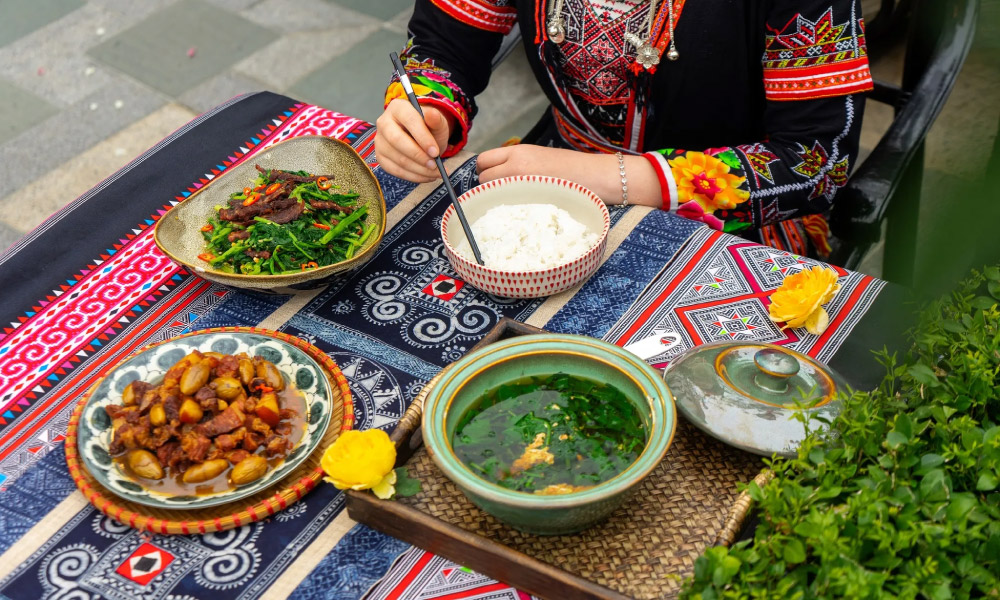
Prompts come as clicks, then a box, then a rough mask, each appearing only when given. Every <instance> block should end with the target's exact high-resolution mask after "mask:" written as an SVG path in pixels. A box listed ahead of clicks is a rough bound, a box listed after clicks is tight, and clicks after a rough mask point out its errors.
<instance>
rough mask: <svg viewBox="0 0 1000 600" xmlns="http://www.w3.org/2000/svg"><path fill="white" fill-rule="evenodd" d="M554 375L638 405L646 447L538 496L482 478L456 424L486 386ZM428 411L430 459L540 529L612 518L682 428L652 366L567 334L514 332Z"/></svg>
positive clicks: (486, 501) (493, 504)
mask: <svg viewBox="0 0 1000 600" xmlns="http://www.w3.org/2000/svg"><path fill="white" fill-rule="evenodd" d="M555 373H566V374H569V375H574V376H577V377H583V378H587V379H590V380H594V381H599V382H601V383H606V384H610V385H613V386H615V387H616V388H618V389H619V390H621V391H622V392H623V393H624V394H625V396H626V397H627V398H628V399H629V401H631V402H632V403H633V405H634V406H635V408H636V409H637V410H638V412H639V414H640V416H641V418H642V420H643V424H644V425H645V428H646V432H647V440H646V446H645V448H644V449H643V451H642V452H641V454H640V455H639V457H638V458H637V459H636V460H635V461H634V462H633V463H632V464H631V465H629V466H628V467H627V468H626V469H625V470H624V471H622V472H621V473H619V474H618V475H616V476H615V477H613V478H611V479H609V480H607V481H605V482H603V483H599V484H597V485H595V486H593V487H590V488H587V489H585V490H581V491H576V492H571V493H568V494H559V495H536V494H532V493H528V492H520V491H515V490H510V489H507V488H504V487H501V486H499V485H496V484H494V483H492V482H489V481H487V480H485V479H482V478H480V477H479V476H478V475H476V473H475V472H474V471H472V470H471V469H470V468H469V467H467V466H466V465H465V464H463V463H462V462H461V461H460V460H459V459H458V458H457V457H456V456H455V452H454V450H453V448H452V439H453V438H454V435H455V429H456V427H457V426H458V424H459V421H460V420H461V418H462V416H463V415H464V414H466V412H468V411H469V410H470V409H471V408H472V407H473V406H474V405H475V404H476V402H477V400H479V399H480V398H481V397H482V396H483V394H484V393H485V392H487V391H488V390H490V389H493V388H495V387H497V386H499V385H502V384H505V383H509V382H512V381H516V380H518V379H521V378H523V377H529V376H536V375H552V374H555ZM423 415H424V416H423V423H422V425H421V428H422V429H421V432H422V434H423V438H424V443H425V444H426V445H427V448H428V450H429V452H430V454H431V457H432V458H433V459H434V462H435V463H436V464H437V465H438V467H439V468H440V469H441V471H442V472H444V474H445V475H446V476H447V477H448V478H449V479H451V480H452V481H453V482H454V483H455V485H456V486H458V488H459V489H460V490H462V492H463V493H464V494H465V495H466V497H468V498H469V500H471V501H472V502H473V503H474V504H475V505H476V506H478V507H479V508H481V509H483V510H484V511H486V512H488V513H490V514H491V515H493V516H495V517H496V518H498V519H500V520H501V521H503V522H505V523H507V524H508V525H511V526H512V527H514V528H516V529H519V530H521V531H525V532H528V533H534V534H540V535H558V534H567V533H574V532H577V531H581V530H583V529H586V528H588V527H590V526H592V525H594V524H596V523H598V522H600V521H602V520H604V519H606V518H607V517H608V516H610V515H611V513H612V512H614V510H615V509H616V508H617V507H618V506H619V505H620V504H621V503H622V501H623V500H625V499H626V498H627V497H628V495H629V493H630V492H631V491H632V490H633V489H634V488H635V487H636V485H637V484H638V483H639V482H640V481H642V479H643V478H644V477H646V476H647V475H649V473H650V472H652V471H653V469H654V468H656V466H657V464H658V463H659V462H660V460H662V458H663V455H664V454H665V453H666V451H667V448H668V447H669V446H670V443H671V442H672V440H673V437H674V429H675V427H676V412H675V408H674V398H673V396H672V395H671V393H670V390H669V389H668V388H667V386H666V384H665V383H664V382H663V378H662V377H661V376H660V375H659V374H658V373H657V372H656V371H655V370H654V369H653V368H652V367H650V366H649V365H647V364H646V363H645V362H643V361H642V360H640V359H639V358H638V357H636V356H635V355H633V354H631V353H629V352H626V351H625V350H622V349H621V348H619V347H618V346H614V345H612V344H608V343H606V342H603V341H601V340H598V339H594V338H589V337H585V336H579V335H562V334H541V335H528V336H521V337H515V338H510V339H507V340H503V341H500V342H497V343H495V344H491V345H489V346H486V347H484V348H481V349H480V350H477V351H475V352H472V353H470V354H468V355H466V356H465V357H463V358H462V359H461V360H459V361H458V362H456V363H454V364H452V365H451V366H449V367H448V368H447V369H446V370H445V371H444V372H443V373H442V374H441V378H440V380H439V381H438V383H437V384H436V385H434V386H433V387H432V389H431V390H430V391H429V392H428V394H427V397H426V398H425V400H424V411H423Z"/></svg>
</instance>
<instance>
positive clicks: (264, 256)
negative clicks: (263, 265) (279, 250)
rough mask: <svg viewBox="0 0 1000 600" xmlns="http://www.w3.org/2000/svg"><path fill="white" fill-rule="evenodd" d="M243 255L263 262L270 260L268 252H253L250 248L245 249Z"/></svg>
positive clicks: (269, 252)
mask: <svg viewBox="0 0 1000 600" xmlns="http://www.w3.org/2000/svg"><path fill="white" fill-rule="evenodd" d="M243 254H246V255H247V256H249V257H250V258H260V259H263V260H266V259H268V258H271V251H270V250H253V249H251V248H247V249H246V250H244V251H243Z"/></svg>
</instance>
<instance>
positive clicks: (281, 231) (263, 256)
mask: <svg viewBox="0 0 1000 600" xmlns="http://www.w3.org/2000/svg"><path fill="white" fill-rule="evenodd" d="M255 167H256V169H257V171H259V172H260V174H259V175H258V176H257V178H256V179H255V180H254V181H253V182H252V183H251V184H250V185H249V186H247V187H245V188H243V190H241V191H239V192H234V193H232V194H230V195H229V204H228V206H220V207H218V210H217V212H216V215H215V216H212V217H209V218H208V222H207V223H206V224H205V225H203V226H202V228H201V232H202V235H203V236H204V238H205V243H206V246H205V250H206V251H205V252H204V253H203V254H202V255H200V256H199V258H201V259H202V260H204V261H205V262H207V263H208V264H210V265H213V266H214V267H215V268H217V269H219V270H220V271H224V272H226V273H243V274H245V275H260V274H271V275H279V274H285V273H295V272H297V271H301V270H303V269H307V268H312V269H317V268H319V267H324V266H327V265H332V264H336V263H338V262H340V261H343V260H346V259H349V258H351V257H353V256H354V254H355V253H356V252H357V251H358V249H359V248H361V247H362V246H364V243H365V241H366V240H367V239H368V238H369V237H370V236H371V234H372V233H373V232H374V231H375V225H374V224H371V223H366V222H365V221H366V219H365V216H366V215H367V214H368V207H367V206H365V205H363V204H360V203H359V202H358V193H357V192H352V191H349V190H342V189H340V186H339V185H337V184H336V183H334V179H333V178H332V177H331V176H326V175H313V174H311V173H307V172H306V171H294V172H293V171H284V170H281V169H265V168H263V167H261V166H260V165H255Z"/></svg>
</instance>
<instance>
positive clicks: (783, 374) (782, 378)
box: [753, 348, 799, 394]
mask: <svg viewBox="0 0 1000 600" xmlns="http://www.w3.org/2000/svg"><path fill="white" fill-rule="evenodd" d="M753 362H754V364H755V365H757V369H758V370H759V371H760V372H759V373H757V374H756V375H755V376H754V378H753V380H754V383H756V384H757V385H759V386H760V387H762V388H764V389H765V390H768V391H769V392H774V393H776V394H783V393H785V392H786V391H788V378H789V377H793V376H795V375H796V374H797V373H798V372H799V361H798V360H796V358H795V357H794V356H792V355H791V354H789V353H787V352H782V351H781V350H778V349H776V348H764V349H763V350H758V351H757V353H756V354H754V355H753Z"/></svg>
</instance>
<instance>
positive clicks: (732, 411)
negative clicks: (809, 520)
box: [664, 342, 847, 456]
mask: <svg viewBox="0 0 1000 600" xmlns="http://www.w3.org/2000/svg"><path fill="white" fill-rule="evenodd" d="M664 379H666V382H667V386H668V387H670V390H671V391H673V392H674V395H675V397H676V400H677V409H678V410H679V411H680V412H681V414H683V415H684V416H685V417H687V419H688V420H689V421H690V422H692V423H694V424H695V425H696V426H697V427H698V428H699V429H701V430H702V431H704V432H705V433H707V434H709V435H711V436H712V437H715V438H718V439H719V440H722V441H723V442H726V443H727V444H730V445H732V446H735V447H737V448H740V449H743V450H746V451H748V452H754V453H756V454H762V455H765V456H771V455H772V454H779V455H782V456H792V455H794V454H795V451H796V449H797V448H798V447H799V444H800V443H801V442H802V440H803V439H804V438H805V435H806V429H805V425H804V424H803V423H802V422H801V421H800V420H798V419H797V418H795V415H796V413H798V412H799V411H805V412H807V413H810V414H811V416H818V417H823V418H824V419H825V420H829V421H832V420H833V419H834V418H836V416H837V415H838V414H840V399H839V394H840V393H841V392H844V391H846V390H847V384H846V383H845V382H844V380H843V378H841V377H840V376H839V375H838V374H837V373H836V372H834V371H833V370H831V369H830V368H829V367H827V366H826V365H824V364H822V363H820V362H818V361H816V360H815V359H813V358H810V357H808V356H806V355H804V354H802V353H800V352H796V351H795V350H791V349H789V348H785V347H783V346H775V345H773V344H762V343H758V342H722V343H718V344H706V345H704V346H698V347H696V348H692V349H691V350H689V351H688V352H686V353H684V354H683V355H681V356H680V357H678V358H677V359H675V360H674V361H673V362H671V363H670V366H669V367H668V368H667V370H666V372H665V373H664ZM825 427H826V424H825V423H822V422H820V421H817V420H812V421H811V422H810V429H812V430H814V431H816V430H819V429H822V428H825Z"/></svg>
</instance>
